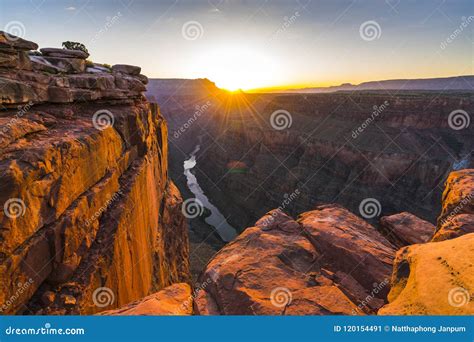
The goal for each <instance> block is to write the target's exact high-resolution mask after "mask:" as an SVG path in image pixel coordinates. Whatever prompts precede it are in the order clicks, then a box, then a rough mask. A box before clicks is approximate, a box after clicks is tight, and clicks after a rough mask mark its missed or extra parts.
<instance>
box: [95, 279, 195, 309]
mask: <svg viewBox="0 0 474 342" xmlns="http://www.w3.org/2000/svg"><path fill="white" fill-rule="evenodd" d="M192 301H193V299H192V297H191V287H190V286H189V285H188V284H186V283H178V284H173V285H171V286H168V287H166V288H164V289H162V290H160V291H158V292H156V293H154V294H152V295H150V296H147V297H145V298H143V299H140V300H138V301H136V302H133V303H130V304H128V305H125V306H123V307H121V308H120V309H116V310H109V311H103V312H101V313H100V315H113V316H136V315H152V316H169V315H173V316H176V315H178V316H188V315H192V313H193V306H192Z"/></svg>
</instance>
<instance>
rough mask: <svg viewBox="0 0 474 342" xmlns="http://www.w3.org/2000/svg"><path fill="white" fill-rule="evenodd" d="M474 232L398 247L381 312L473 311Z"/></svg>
mask: <svg viewBox="0 0 474 342" xmlns="http://www.w3.org/2000/svg"><path fill="white" fill-rule="evenodd" d="M473 260H474V234H467V235H464V236H461V237H458V238H455V239H452V240H446V241H442V242H430V243H426V244H421V245H413V246H409V247H405V248H403V249H401V250H399V251H398V253H397V257H396V259H395V263H394V271H393V276H392V290H391V291H390V294H389V296H388V299H389V302H390V304H388V305H386V306H384V307H383V308H382V309H381V310H380V311H379V314H383V315H472V314H474V301H473V293H474V264H473Z"/></svg>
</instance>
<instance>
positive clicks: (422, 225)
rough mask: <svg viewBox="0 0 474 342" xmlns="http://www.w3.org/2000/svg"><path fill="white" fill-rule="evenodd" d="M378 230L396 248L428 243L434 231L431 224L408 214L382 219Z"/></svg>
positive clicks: (434, 228)
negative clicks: (380, 230) (381, 231)
mask: <svg viewBox="0 0 474 342" xmlns="http://www.w3.org/2000/svg"><path fill="white" fill-rule="evenodd" d="M380 228H381V229H382V230H383V233H384V235H385V236H386V237H387V239H388V240H390V241H391V242H392V243H393V244H394V245H396V246H397V247H403V246H406V245H414V244H416V243H425V242H428V241H429V240H430V239H431V238H432V237H433V234H434V232H435V230H436V227H435V226H434V225H433V224H431V223H429V222H428V221H425V220H422V219H420V218H419V217H417V216H415V215H413V214H410V213H408V212H403V213H400V214H395V215H390V216H384V217H382V218H381V219H380Z"/></svg>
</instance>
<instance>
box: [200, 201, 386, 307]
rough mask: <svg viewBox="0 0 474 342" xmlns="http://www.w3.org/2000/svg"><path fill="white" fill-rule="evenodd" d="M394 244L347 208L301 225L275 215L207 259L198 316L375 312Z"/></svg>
mask: <svg viewBox="0 0 474 342" xmlns="http://www.w3.org/2000/svg"><path fill="white" fill-rule="evenodd" d="M394 252H395V251H394V249H393V246H391V244H390V243H389V242H388V241H387V240H386V239H385V238H384V237H383V236H381V235H380V234H379V233H378V232H377V231H376V230H375V228H373V227H372V226H370V225H369V224H367V223H365V222H364V221H363V220H361V219H360V218H358V217H357V216H355V215H353V214H351V213H350V212H348V211H347V210H345V209H344V208H341V207H338V206H334V205H329V206H322V207H319V208H317V209H316V210H314V211H311V212H307V213H305V214H303V215H302V216H301V217H300V219H299V220H298V221H295V220H293V219H292V218H291V217H289V216H287V215H286V214H284V213H282V212H281V211H278V210H273V211H271V212H270V213H268V214H267V215H265V216H264V217H262V218H261V219H260V220H259V221H258V222H257V223H256V224H255V227H250V228H247V229H246V230H245V231H244V232H243V233H242V234H241V235H239V236H238V237H237V238H236V239H235V240H234V241H233V242H231V243H229V244H228V245H226V246H225V247H224V248H223V249H222V250H221V251H219V253H217V254H216V255H215V257H214V258H213V259H212V260H211V261H210V262H209V264H208V265H207V267H206V269H205V270H204V272H203V274H202V275H201V277H200V283H201V284H204V285H201V287H200V288H199V290H198V291H197V297H196V300H195V312H196V313H198V314H203V315H209V314H211V315H212V314H223V315H240V314H250V315H252V314H259V315H261V314H269V315H302V314H306V315H327V314H363V313H374V312H376V310H377V309H378V308H379V307H380V306H382V305H383V303H384V300H383V298H384V296H385V295H386V293H387V292H388V287H387V285H388V278H389V276H390V272H391V263H392V255H393V254H394Z"/></svg>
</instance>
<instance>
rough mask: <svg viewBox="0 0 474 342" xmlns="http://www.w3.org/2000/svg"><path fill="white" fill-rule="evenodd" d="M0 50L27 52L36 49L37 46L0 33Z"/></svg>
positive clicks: (2, 32) (9, 34)
mask: <svg viewBox="0 0 474 342" xmlns="http://www.w3.org/2000/svg"><path fill="white" fill-rule="evenodd" d="M0 49H15V50H23V51H29V50H36V49H38V44H36V43H33V42H30V41H29V40H25V39H23V38H20V37H17V36H15V35H13V34H11V33H8V32H4V31H0Z"/></svg>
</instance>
